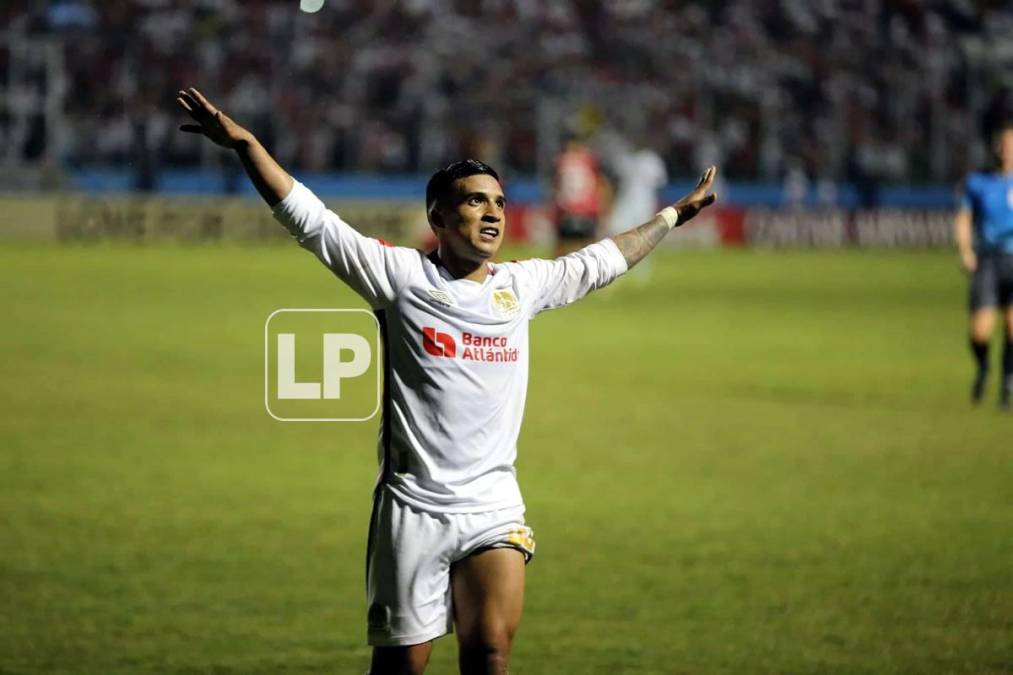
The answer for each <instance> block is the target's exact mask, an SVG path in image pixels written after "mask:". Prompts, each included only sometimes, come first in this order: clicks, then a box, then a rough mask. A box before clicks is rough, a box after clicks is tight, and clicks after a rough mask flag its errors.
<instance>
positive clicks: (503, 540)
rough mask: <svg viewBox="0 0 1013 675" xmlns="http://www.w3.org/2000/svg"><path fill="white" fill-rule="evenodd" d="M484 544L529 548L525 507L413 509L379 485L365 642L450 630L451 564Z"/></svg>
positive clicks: (422, 638) (416, 639)
mask: <svg viewBox="0 0 1013 675" xmlns="http://www.w3.org/2000/svg"><path fill="white" fill-rule="evenodd" d="M489 548H515V549H517V550H519V551H521V552H522V553H523V554H524V558H525V562H527V561H528V560H530V559H531V556H533V555H534V553H535V539H534V532H532V531H531V528H529V527H528V526H527V525H525V524H524V506H523V505H521V506H516V507H512V508H508V509H500V510H498V511H486V512H482V513H429V512H426V511H420V510H418V509H415V508H413V507H411V506H408V505H407V504H405V503H404V502H402V501H400V500H398V499H397V497H395V496H394V495H393V494H392V493H391V491H390V490H388V489H387V488H385V487H383V486H380V487H379V488H378V489H377V493H376V495H375V496H374V503H373V514H372V516H371V518H370V522H369V542H368V544H367V549H366V599H367V603H368V607H369V611H368V614H367V624H368V630H367V635H368V642H369V644H370V645H372V646H374V647H392V646H402V645H414V644H419V643H422V642H428V641H429V640H432V639H434V638H438V637H440V636H441V635H446V634H447V633H451V632H453V624H454V614H453V609H452V600H451V595H450V566H451V564H453V563H455V562H457V561H458V560H461V559H462V558H466V557H467V556H469V555H471V554H473V553H477V552H478V551H481V550H484V549H489Z"/></svg>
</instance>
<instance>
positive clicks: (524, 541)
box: [506, 527, 535, 553]
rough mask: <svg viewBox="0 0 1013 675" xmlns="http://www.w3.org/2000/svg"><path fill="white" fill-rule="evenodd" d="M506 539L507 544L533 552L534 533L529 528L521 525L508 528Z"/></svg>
mask: <svg viewBox="0 0 1013 675" xmlns="http://www.w3.org/2000/svg"><path fill="white" fill-rule="evenodd" d="M506 541H507V543H508V544H512V545H514V546H519V547H520V548H522V549H524V550H525V551H527V552H528V553H534V552H535V533H534V532H532V531H531V528H528V527H522V528H517V529H514V530H510V532H509V534H507V536H506Z"/></svg>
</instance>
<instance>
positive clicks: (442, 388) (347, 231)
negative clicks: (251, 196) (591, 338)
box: [274, 182, 627, 513]
mask: <svg viewBox="0 0 1013 675" xmlns="http://www.w3.org/2000/svg"><path fill="white" fill-rule="evenodd" d="M274 214H275V217H276V218H277V219H278V220H279V221H280V222H281V223H282V224H283V225H285V227H286V228H287V229H288V230H289V231H290V232H291V233H292V234H293V236H295V237H296V239H297V240H298V241H299V244H300V245H301V246H302V247H304V248H306V249H308V250H310V251H312V252H313V253H314V254H316V256H317V257H318V258H319V259H320V260H321V261H322V262H323V263H324V264H325V265H327V266H328V267H329V268H330V269H331V270H332V271H333V272H334V274H336V275H337V276H338V278H340V279H341V280H343V281H344V282H345V283H347V284H348V285H349V286H350V287H351V288H352V289H353V290H355V292H356V293H358V294H359V295H360V296H362V297H363V298H364V299H365V300H366V301H367V302H368V303H369V304H370V305H371V306H372V307H373V309H374V311H375V313H376V316H377V318H378V319H379V321H380V326H381V329H382V331H383V338H384V339H383V342H384V368H385V383H384V404H383V421H382V425H381V430H380V438H379V450H378V455H379V460H380V480H381V481H382V482H384V483H386V484H387V485H388V486H389V487H390V489H391V490H393V491H394V493H395V494H396V495H397V496H398V497H399V498H401V499H402V500H404V501H405V502H407V503H408V504H410V505H412V506H414V507H416V508H419V509H423V510H426V511H430V512H449V513H466V512H478V511H490V510H493V509H501V508H508V507H512V506H517V505H519V504H522V503H523V502H522V500H521V494H520V489H519V488H518V485H517V478H516V471H515V469H514V460H515V458H516V456H517V436H518V434H519V433H520V428H521V418H522V416H523V413H524V399H525V396H526V394H527V384H528V321H529V320H530V319H531V318H533V317H534V316H535V315H536V314H538V313H539V312H541V311H543V310H547V309H553V308H556V307H561V306H563V305H567V304H569V303H571V302H574V301H575V300H578V299H580V298H581V297H583V296H584V295H586V294H587V293H589V292H590V291H592V290H594V289H596V288H601V287H602V286H605V285H607V284H609V283H610V282H611V281H612V280H614V279H615V278H616V277H618V276H619V275H620V274H622V273H623V272H625V271H626V269H627V266H626V260H625V258H624V257H623V255H622V253H621V252H620V251H619V248H618V247H617V246H616V244H615V242H613V241H612V240H611V239H604V240H602V241H600V242H598V243H596V244H592V245H590V246H587V247H585V248H583V249H581V250H579V251H577V252H575V253H571V254H570V255H567V256H563V257H561V258H557V259H555V260H524V261H521V262H509V263H496V264H494V263H488V265H489V275H488V276H487V277H486V279H485V281H484V282H481V283H479V282H475V281H470V280H467V279H454V278H453V277H452V276H451V275H450V273H449V272H447V270H446V269H445V268H444V267H442V266H441V265H439V264H438V259H437V258H436V256H435V254H429V255H428V256H427V255H426V254H425V253H423V252H422V251H419V250H416V249H411V248H405V247H400V246H392V245H389V244H387V243H386V242H381V241H380V240H377V239H372V238H370V237H366V236H363V235H362V234H360V233H358V232H356V231H355V230H354V229H353V228H352V227H351V226H349V225H348V224H347V223H345V222H344V221H343V220H341V218H340V217H338V215H337V214H335V213H334V212H333V211H330V210H328V209H327V207H326V206H325V205H324V204H323V202H321V201H320V200H319V199H318V198H317V197H316V196H315V195H314V194H313V193H312V192H310V191H309V190H308V189H306V187H305V186H303V185H302V184H300V183H298V182H296V184H295V186H294V187H293V188H292V191H291V192H290V193H289V194H288V196H287V197H285V199H284V200H282V201H281V202H280V203H279V204H277V205H276V206H275V207H274Z"/></svg>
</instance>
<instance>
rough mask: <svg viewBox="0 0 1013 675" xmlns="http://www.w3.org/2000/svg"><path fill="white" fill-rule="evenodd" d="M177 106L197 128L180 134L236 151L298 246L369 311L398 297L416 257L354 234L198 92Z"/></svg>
mask: <svg viewBox="0 0 1013 675" xmlns="http://www.w3.org/2000/svg"><path fill="white" fill-rule="evenodd" d="M176 102H177V103H179V105H180V107H181V108H183V110H185V111H186V112H187V113H189V115H190V117H192V118H193V120H194V122H196V124H184V125H182V126H181V127H180V129H181V130H182V131H186V132H189V133H194V134H201V135H202V136H207V137H208V138H209V139H210V140H211V141H213V142H215V143H217V144H218V145H220V146H222V147H223V148H228V149H230V150H235V151H236V154H237V155H239V159H240V160H241V161H242V163H243V168H245V169H246V173H247V174H249V176H250V180H251V181H253V185H254V187H256V188H257V192H259V193H260V196H261V197H263V198H264V201H266V202H267V203H268V204H269V205H270V206H271V210H272V211H273V212H274V217H275V218H276V219H277V220H278V221H279V222H280V223H281V224H282V225H284V226H285V228H286V229H287V230H288V231H289V232H290V233H291V234H292V236H293V237H295V239H296V241H298V242H299V245H300V246H302V247H303V248H305V249H307V250H308V251H311V252H313V254H314V255H316V256H317V258H318V259H319V260H320V262H322V263H324V264H325V265H326V266H327V267H328V268H329V269H330V270H331V271H332V272H334V274H335V275H336V276H337V277H338V278H339V279H341V280H342V281H344V282H345V283H346V284H348V286H349V287H350V288H351V289H352V290H353V291H355V292H356V293H358V294H359V295H360V296H362V297H363V298H364V299H365V300H366V301H367V302H368V303H369V304H370V305H371V306H373V307H383V306H386V305H387V304H389V303H390V302H392V301H393V300H394V299H395V298H396V297H397V295H398V292H399V289H400V288H401V287H402V286H403V283H404V277H405V270H406V269H409V265H410V264H411V263H412V262H413V261H415V260H417V258H418V255H417V252H416V251H413V250H411V249H405V248H400V247H395V246H392V245H390V244H387V243H386V242H381V241H380V240H378V239H373V238H372V237H367V236H365V235H363V234H361V233H359V232H356V231H355V229H354V228H352V226H350V225H349V224H348V223H346V222H345V221H343V220H342V219H341V217H340V216H338V214H336V213H334V212H333V211H331V210H330V209H328V208H327V206H326V205H325V204H324V203H323V202H322V201H320V199H319V198H318V197H317V196H316V195H314V194H313V193H312V192H310V191H309V189H307V188H306V186H305V185H302V184H301V183H299V182H297V181H295V180H294V179H293V178H292V176H290V175H288V173H287V172H286V171H285V170H284V169H282V168H281V166H279V165H278V163H277V162H276V161H274V159H273V158H272V157H271V155H269V154H268V152H267V150H265V149H264V146H262V145H261V144H260V143H259V142H258V141H257V139H256V138H254V136H253V134H252V133H250V132H249V131H247V130H246V129H244V128H243V127H241V126H239V125H238V124H236V123H235V122H234V121H233V120H232V118H230V117H229V116H228V115H226V114H225V113H223V112H222V111H221V110H219V109H218V108H217V107H216V106H214V105H212V104H211V102H210V101H208V100H207V99H206V98H204V96H203V95H202V94H201V93H200V92H199V91H197V90H196V89H188V90H186V91H180V92H179V95H178V96H177V98H176Z"/></svg>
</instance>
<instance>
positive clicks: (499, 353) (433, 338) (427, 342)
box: [422, 326, 519, 363]
mask: <svg viewBox="0 0 1013 675" xmlns="http://www.w3.org/2000/svg"><path fill="white" fill-rule="evenodd" d="M458 342H460V346H461V348H460V349H458ZM508 342H509V340H508V338H507V337H506V336H502V335H500V336H484V335H475V334H474V333H469V332H467V331H465V332H463V333H461V337H460V340H455V339H454V336H453V335H451V334H450V333H443V332H440V331H438V330H436V329H435V328H433V327H431V326H424V327H423V328H422V347H423V349H425V350H426V353H427V354H431V355H432V356H439V357H443V358H449V359H454V358H460V359H462V360H465V361H486V362H501V363H505V362H511V361H516V360H517V357H518V352H519V350H518V349H517V347H511V346H510V345H509V344H508Z"/></svg>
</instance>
